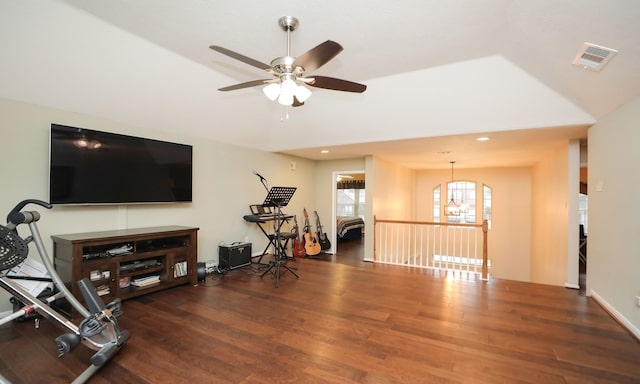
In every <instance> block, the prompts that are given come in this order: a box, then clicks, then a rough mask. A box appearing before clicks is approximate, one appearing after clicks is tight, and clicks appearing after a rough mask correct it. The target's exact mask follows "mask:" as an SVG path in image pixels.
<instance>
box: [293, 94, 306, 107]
mask: <svg viewBox="0 0 640 384" xmlns="http://www.w3.org/2000/svg"><path fill="white" fill-rule="evenodd" d="M303 105H304V103H303V102H301V101H300V100H298V98H297V97H295V96H293V104H291V106H292V107H301V106H303Z"/></svg>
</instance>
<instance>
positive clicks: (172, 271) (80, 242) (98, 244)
mask: <svg viewBox="0 0 640 384" xmlns="http://www.w3.org/2000/svg"><path fill="white" fill-rule="evenodd" d="M197 231H198V228H192V227H181V226H166V227H153V228H132V229H122V230H114V231H104V232H89V233H76V234H68V235H54V236H51V238H52V239H53V261H54V265H55V268H56V271H57V272H58V274H59V275H60V278H61V279H62V280H63V281H64V283H65V284H66V285H67V286H68V287H70V288H71V292H72V293H73V295H74V296H76V297H77V298H81V297H82V295H81V293H80V290H79V289H78V285H77V282H78V280H81V279H83V278H85V277H88V278H89V279H90V280H91V282H92V283H93V285H94V286H95V287H96V290H97V291H98V294H99V295H100V296H101V297H102V299H103V301H104V302H105V303H109V302H110V301H112V300H113V299H115V298H117V297H119V298H120V299H122V300H125V299H128V298H131V297H135V296H139V295H143V294H146V293H150V292H155V291H159V290H161V289H166V288H170V287H175V286H177V285H182V284H188V283H191V284H193V285H197V284H198V276H197V264H198V236H197V234H198V233H197Z"/></svg>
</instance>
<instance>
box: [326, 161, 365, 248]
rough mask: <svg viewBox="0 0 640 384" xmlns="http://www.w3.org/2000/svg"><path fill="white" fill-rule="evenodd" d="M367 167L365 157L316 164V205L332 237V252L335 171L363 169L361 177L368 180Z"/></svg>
mask: <svg viewBox="0 0 640 384" xmlns="http://www.w3.org/2000/svg"><path fill="white" fill-rule="evenodd" d="M365 168H366V164H365V158H356V159H344V160H328V161H320V162H318V164H317V166H316V188H317V194H318V196H317V199H316V206H317V210H318V214H319V215H320V218H321V220H322V225H323V226H324V229H325V231H327V236H329V239H331V245H332V248H331V250H329V252H331V253H335V249H336V236H335V234H336V223H335V220H334V214H335V204H336V201H335V186H336V178H335V173H337V172H340V173H344V172H345V171H348V172H352V171H361V172H363V173H362V177H360V178H361V179H365V180H366V174H365V171H366V169H365ZM356 176H360V175H356ZM365 199H366V197H365Z"/></svg>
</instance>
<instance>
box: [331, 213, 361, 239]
mask: <svg viewBox="0 0 640 384" xmlns="http://www.w3.org/2000/svg"><path fill="white" fill-rule="evenodd" d="M337 222H338V223H337V224H338V225H337V229H336V232H337V235H338V241H343V240H355V239H360V238H362V229H363V228H364V220H362V219H361V218H359V217H350V216H339V217H338V218H337Z"/></svg>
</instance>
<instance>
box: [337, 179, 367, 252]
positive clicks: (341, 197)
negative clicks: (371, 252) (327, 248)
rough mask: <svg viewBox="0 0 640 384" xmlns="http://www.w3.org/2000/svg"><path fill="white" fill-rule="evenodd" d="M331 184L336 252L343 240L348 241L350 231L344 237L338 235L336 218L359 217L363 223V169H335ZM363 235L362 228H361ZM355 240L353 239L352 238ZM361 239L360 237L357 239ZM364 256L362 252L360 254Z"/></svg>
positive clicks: (364, 203)
mask: <svg viewBox="0 0 640 384" xmlns="http://www.w3.org/2000/svg"><path fill="white" fill-rule="evenodd" d="M332 177H333V179H332V185H333V204H332V206H333V220H332V229H333V230H332V234H333V239H332V240H333V241H332V245H333V248H334V249H333V251H334V252H337V250H338V247H339V245H340V244H341V243H343V242H344V241H349V240H347V239H350V238H351V236H353V233H354V232H353V230H352V232H351V233H350V234H349V235H348V236H345V237H342V236H339V235H338V219H341V218H354V217H360V218H362V220H363V223H364V217H365V212H366V210H365V208H366V204H367V202H366V199H365V187H366V184H365V171H364V170H348V171H336V172H333V175H332ZM361 230H362V234H363V235H364V228H362V229H361ZM354 240H355V239H354ZM359 241H361V239H359ZM343 244H344V243H343ZM362 257H363V258H364V254H363V256H362Z"/></svg>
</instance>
